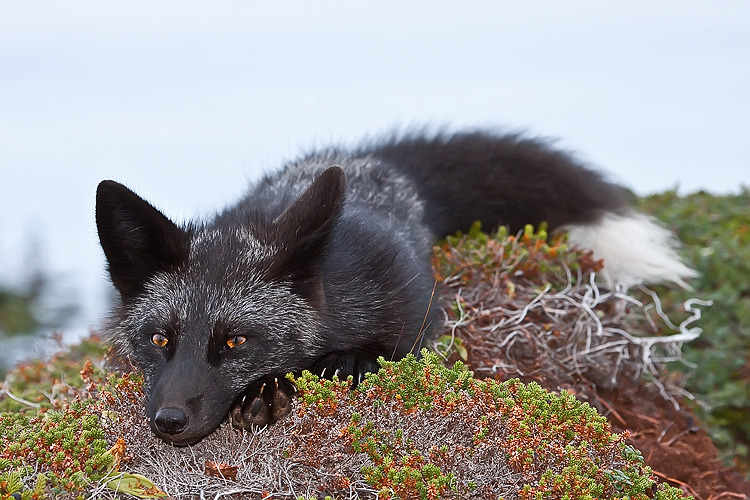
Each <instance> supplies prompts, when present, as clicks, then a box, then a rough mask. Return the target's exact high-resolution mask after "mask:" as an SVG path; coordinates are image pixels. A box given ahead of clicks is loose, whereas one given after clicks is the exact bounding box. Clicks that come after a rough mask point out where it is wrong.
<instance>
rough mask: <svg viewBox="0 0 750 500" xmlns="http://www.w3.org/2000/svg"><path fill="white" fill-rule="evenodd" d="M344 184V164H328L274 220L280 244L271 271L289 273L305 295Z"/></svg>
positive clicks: (276, 235) (343, 191)
mask: <svg viewBox="0 0 750 500" xmlns="http://www.w3.org/2000/svg"><path fill="white" fill-rule="evenodd" d="M345 188H346V176H345V175H344V171H343V170H342V169H341V167H338V166H333V167H329V168H327V169H326V170H324V171H323V173H321V174H320V175H318V177H316V178H315V180H314V181H313V183H312V184H311V185H310V187H309V188H307V190H306V191H305V192H304V193H302V195H300V197H299V198H297V199H296V200H295V201H294V202H293V203H292V204H291V205H290V206H289V207H288V208H287V209H286V210H284V212H282V213H281V215H279V216H278V217H277V218H276V219H275V220H274V221H273V231H274V233H275V238H276V240H277V242H278V244H279V247H280V248H279V253H278V254H277V256H276V258H275V264H274V269H272V272H273V273H274V274H277V275H280V274H283V275H287V276H290V277H291V278H292V280H293V281H295V282H296V283H298V284H300V285H301V286H302V289H300V292H301V293H302V294H303V295H310V294H309V293H306V292H305V290H304V289H305V288H307V285H306V283H308V284H310V285H312V281H314V280H315V270H316V267H317V266H316V264H317V262H318V257H320V255H321V253H322V251H323V249H324V248H325V245H326V242H327V240H328V236H329V235H330V233H331V230H332V229H333V226H334V223H335V222H336V219H337V217H338V214H339V212H340V210H341V205H342V202H343V201H344V193H345Z"/></svg>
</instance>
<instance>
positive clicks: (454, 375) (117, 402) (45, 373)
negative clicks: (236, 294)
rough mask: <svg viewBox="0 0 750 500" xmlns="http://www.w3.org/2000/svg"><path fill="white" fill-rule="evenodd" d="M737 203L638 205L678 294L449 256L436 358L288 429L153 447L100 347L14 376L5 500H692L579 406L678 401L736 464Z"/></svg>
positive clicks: (591, 265) (510, 260)
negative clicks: (664, 244)
mask: <svg viewBox="0 0 750 500" xmlns="http://www.w3.org/2000/svg"><path fill="white" fill-rule="evenodd" d="M748 196H750V195H749V194H748V192H747V191H743V193H741V194H740V195H739V196H733V197H717V196H711V195H706V194H702V193H701V194H696V195H691V196H689V197H684V198H681V197H678V196H677V195H676V194H674V193H665V194H662V195H658V196H654V197H650V198H647V199H644V200H641V203H642V204H643V206H644V207H645V209H646V210H647V211H649V212H651V213H655V214H657V215H658V216H660V217H662V218H663V220H665V222H667V223H668V224H669V225H670V226H671V227H672V228H673V229H675V230H676V231H677V232H678V233H679V235H680V238H681V239H682V240H683V241H684V242H685V245H686V249H685V251H686V255H687V256H688V260H689V261H690V262H691V264H692V265H694V266H695V267H696V268H697V269H698V270H699V271H700V272H701V273H702V277H701V278H700V279H699V280H697V281H696V282H694V283H693V286H694V290H690V291H683V290H674V289H671V288H670V289H667V288H663V289H662V288H656V289H653V290H651V289H646V288H639V289H632V290H628V291H625V290H619V289H614V290H609V289H606V288H603V287H600V286H599V285H597V284H596V282H595V281H594V280H593V275H595V274H596V273H597V271H598V270H599V266H600V263H598V262H595V261H593V260H592V259H591V256H590V255H588V254H586V253H582V252H579V251H577V250H572V249H569V248H567V245H566V242H565V240H564V238H558V237H552V238H548V237H547V235H546V234H545V231H544V229H543V228H541V229H540V230H537V231H534V230H533V229H532V228H527V230H526V231H525V232H524V233H523V234H521V235H508V234H507V233H506V232H504V231H503V230H500V231H498V232H497V233H495V234H493V235H489V236H488V235H486V234H484V233H482V232H481V231H479V228H474V230H472V231H471V232H470V233H469V234H468V235H463V236H456V237H452V238H448V239H447V240H446V241H445V242H443V243H441V244H440V245H438V246H436V248H435V257H434V268H435V273H436V277H437V281H438V282H439V285H440V288H439V289H440V290H441V292H440V294H439V295H436V297H435V299H434V301H433V307H440V308H441V310H442V314H443V316H444V319H445V326H444V328H443V330H441V331H440V332H438V333H437V335H436V336H435V338H434V342H433V343H432V350H431V351H430V352H427V351H425V352H423V353H422V354H423V356H422V358H421V359H416V358H414V357H408V358H406V359H404V360H402V361H399V362H392V361H389V360H382V366H381V370H380V372H379V373H377V374H371V375H370V376H368V378H367V380H366V381H365V382H364V383H363V384H361V385H360V386H359V387H358V388H357V389H356V390H355V391H350V390H349V389H348V383H347V381H338V380H334V381H325V380H322V381H321V380H319V379H318V378H317V377H315V376H312V375H310V374H308V373H304V374H302V375H301V376H299V377H298V378H296V379H295V380H294V381H295V383H296V385H297V388H298V391H299V393H298V397H297V398H296V399H295V402H294V407H293V411H292V413H291V414H290V416H289V417H288V418H286V419H284V420H282V421H280V422H278V423H277V424H276V425H274V426H272V427H270V428H266V429H255V430H253V431H240V430H237V429H233V428H232V427H231V425H229V424H228V423H226V424H224V425H222V426H221V427H220V428H219V429H218V430H217V431H216V432H215V433H214V434H212V435H211V436H209V437H208V438H206V439H204V440H203V441H201V442H200V443H198V444H197V445H195V446H193V447H190V448H175V447H172V446H170V445H168V444H165V443H164V442H162V441H161V440H159V439H157V438H156V437H154V436H153V435H152V434H151V432H150V430H149V428H148V425H147V424H146V422H145V421H144V417H143V393H142V389H141V379H140V376H139V375H138V374H137V373H133V372H131V371H130V369H129V366H128V364H127V362H126V360H122V359H119V358H118V357H117V356H116V355H113V354H112V353H108V351H107V346H106V343H104V342H102V341H101V340H100V339H98V338H96V337H92V338H90V339H86V340H84V341H83V342H82V343H81V344H80V345H78V346H74V347H72V348H69V349H66V351H65V352H61V353H60V354H58V355H56V356H54V357H53V358H52V359H49V360H45V361H29V362H27V363H24V364H22V365H20V366H18V367H16V368H15V369H14V370H13V371H11V372H10V373H9V374H8V376H7V378H6V381H5V382H4V384H3V387H2V399H1V400H0V409H2V410H3V413H2V414H1V415H0V439H1V440H2V449H3V450H4V451H3V452H2V454H1V455H0V498H24V499H28V498H125V497H127V496H128V495H135V496H137V497H140V498H170V497H172V498H305V499H310V498H324V497H326V496H330V497H333V498H376V497H377V498H426V499H432V498H494V499H496V498H505V499H515V498H518V499H536V498H560V499H562V498H567V499H588V498H592V499H593V498H622V499H625V498H630V499H642V500H645V499H646V498H661V499H670V498H675V499H676V498H688V497H687V495H686V494H684V493H683V492H682V490H680V489H677V488H675V487H673V486H670V485H669V484H668V483H667V482H665V481H664V478H663V477H661V476H659V475H658V474H656V473H654V471H652V470H651V468H650V467H648V466H647V465H645V463H644V457H643V456H642V454H641V452H640V451H639V450H638V449H637V448H636V447H634V445H633V441H632V440H631V439H630V436H629V435H628V433H627V432H620V433H618V432H614V431H613V429H612V427H611V425H610V424H609V423H608V422H607V419H606V418H604V417H603V416H602V415H600V413H610V412H608V411H607V408H603V407H601V405H600V404H598V403H600V400H597V399H595V398H591V397H589V396H587V393H586V391H585V390H583V389H581V388H582V387H584V386H597V387H600V388H601V390H611V389H614V388H616V387H618V386H619V385H622V384H625V383H638V384H646V385H648V386H649V387H651V388H652V389H653V394H654V397H655V398H662V399H664V400H665V401H671V402H673V403H674V404H678V403H681V402H682V403H684V402H686V401H687V404H691V405H693V406H694V409H695V410H696V411H697V412H698V413H699V414H700V415H701V416H702V418H703V419H704V422H705V423H706V425H707V427H708V429H709V430H710V431H711V433H712V436H713V437H714V438H715V440H716V442H717V443H719V445H721V446H722V450H723V453H724V454H725V455H726V457H727V458H728V459H730V460H732V461H733V464H734V465H735V467H737V468H741V467H742V464H743V463H745V464H746V463H747V442H748V429H747V428H746V427H745V426H746V425H747V422H746V419H742V418H741V415H742V414H743V413H744V414H745V415H746V414H747V412H748V404H750V403H749V401H750V394H748V386H749V384H748V379H749V378H750V377H748V375H747V366H748V363H749V362H748V359H749V358H748V350H749V349H750V347H749V346H750V332H749V331H748V330H747V328H748V325H750V321H748V319H750V302H748V300H750V299H748V296H747V290H744V288H743V287H745V288H746V287H747V283H750V269H749V267H748V266H750V254H749V253H748V252H750V250H748V249H750V246H748V244H747V243H748V239H750V234H749V233H750V208H749V207H750V204H749V203H748V201H750V200H748ZM743 290H744V291H743ZM696 297H697V298H699V299H708V300H713V301H714V305H713V306H711V307H708V306H706V305H705V302H702V301H700V300H699V301H696V300H693V299H694V298H696ZM685 304H687V309H685ZM701 315H702V317H701V318H700V320H699V321H696V320H697V319H698V317H699V316H701ZM743 325H744V327H743ZM698 326H700V328H701V329H703V333H702V334H701V335H700V336H699V337H698V338H697V340H693V341H692V342H686V341H687V340H688V339H691V338H693V337H696V336H697V335H698V334H699V333H700V329H699V328H698ZM519 378H520V379H523V380H526V382H521V381H519ZM553 379H554V381H555V383H554V384H551V386H550V387H547V389H544V388H542V387H541V386H540V385H539V384H537V383H536V382H528V380H540V381H542V382H544V380H553ZM545 385H550V384H545ZM686 395H687V396H689V397H688V398H686ZM586 401H588V402H586ZM589 403H591V404H589ZM597 410H599V412H597ZM677 484H678V483H677ZM686 490H687V491H690V489H689V485H688V488H686Z"/></svg>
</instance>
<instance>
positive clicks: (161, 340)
mask: <svg viewBox="0 0 750 500" xmlns="http://www.w3.org/2000/svg"><path fill="white" fill-rule="evenodd" d="M151 343H152V344H154V345H155V346H157V347H166V346H167V344H168V343H169V339H168V338H167V336H166V335H162V334H161V333H155V334H153V335H152V336H151Z"/></svg>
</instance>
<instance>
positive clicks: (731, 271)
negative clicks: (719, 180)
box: [640, 188, 750, 477]
mask: <svg viewBox="0 0 750 500" xmlns="http://www.w3.org/2000/svg"><path fill="white" fill-rule="evenodd" d="M640 206H641V207H642V208H643V209H644V210H645V211H646V212H648V213H652V214H654V215H655V216H657V217H658V218H659V219H661V220H662V221H663V222H664V223H665V224H668V225H669V227H670V229H672V230H674V231H675V232H676V233H677V234H678V236H679V238H680V240H681V241H683V242H684V249H683V253H684V255H685V256H686V257H687V260H688V261H689V262H690V264H691V265H692V266H693V267H694V268H695V269H696V270H697V271H699V272H700V277H699V278H697V279H695V280H693V281H692V282H691V284H692V286H693V288H694V291H692V292H691V291H685V290H679V289H657V291H658V293H659V295H660V296H661V298H662V300H663V301H664V303H665V307H666V308H668V309H672V310H675V309H676V307H675V305H676V304H680V303H682V302H683V301H684V300H686V298H687V297H688V296H689V295H691V294H692V295H700V296H701V297H702V298H705V299H708V300H711V301H713V306H712V307H710V308H707V309H706V310H705V311H704V314H703V318H702V319H701V327H702V329H703V334H702V335H701V337H700V339H698V340H697V341H695V342H691V343H690V344H688V345H686V346H685V350H684V352H685V360H686V361H688V362H689V363H690V365H691V366H692V367H695V368H692V369H688V370H683V371H684V372H686V373H690V376H689V377H688V378H687V381H686V383H685V387H686V389H687V390H688V391H689V392H690V393H691V394H693V395H694V396H695V400H694V402H693V403H692V405H693V408H694V409H695V410H696V412H697V414H698V415H699V417H700V418H701V419H702V420H703V421H704V422H705V425H706V428H707V429H709V431H710V433H711V436H712V437H713V439H714V441H715V442H716V443H717V445H718V446H719V448H720V450H721V453H722V456H723V458H724V460H725V461H726V463H728V464H731V465H733V466H735V467H737V468H739V469H740V470H743V471H744V472H745V474H746V475H747V476H748V477H750V418H748V415H750V190H748V188H743V189H742V190H741V191H740V192H739V193H738V194H733V195H713V194H709V193H705V192H699V193H693V194H690V195H687V196H679V195H678V194H677V192H676V191H667V192H665V193H660V194H655V195H652V196H648V197H646V198H643V199H642V200H640Z"/></svg>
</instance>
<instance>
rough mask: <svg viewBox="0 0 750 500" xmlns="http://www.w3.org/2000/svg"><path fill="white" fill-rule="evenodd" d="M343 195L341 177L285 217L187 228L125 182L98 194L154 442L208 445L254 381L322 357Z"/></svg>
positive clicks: (234, 218)
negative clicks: (326, 276)
mask: <svg viewBox="0 0 750 500" xmlns="http://www.w3.org/2000/svg"><path fill="white" fill-rule="evenodd" d="M344 186H345V179H344V173H343V171H342V170H341V169H340V168H338V167H331V168H328V169H327V170H325V171H324V172H323V173H322V174H320V175H319V176H318V177H317V178H316V179H315V180H314V181H313V182H312V184H311V185H310V187H309V188H307V190H306V191H304V192H303V193H302V194H301V196H299V198H297V199H296V200H294V201H293V202H292V203H291V204H290V205H289V206H288V207H286V208H285V209H284V210H283V212H281V214H280V215H278V216H276V217H271V216H266V215H264V213H263V211H261V210H245V211H241V210H238V211H235V212H232V213H230V214H229V215H228V214H224V215H222V216H221V217H220V218H219V219H217V221H215V222H214V223H211V224H203V225H197V224H192V225H187V226H185V227H180V226H178V225H176V224H175V223H173V222H172V221H170V220H169V219H168V218H167V217H166V216H164V215H163V214H162V213H161V212H159V211H158V210H157V209H156V208H154V207H153V206H152V205H150V204H149V203H148V202H146V201H144V200H143V199H142V198H140V197H139V196H137V195H136V194H135V193H133V192H132V191H130V190H129V189H127V188H126V187H124V186H122V185H121V184H118V183H116V182H114V181H103V182H101V184H99V187H98V190H97V196H96V223H97V228H98V231H99V239H100V242H101V246H102V249H103V250H104V254H105V256H106V259H107V263H108V270H109V275H110V278H111V280H112V283H113V284H114V286H115V287H116V288H117V290H118V291H119V294H120V298H121V301H120V304H119V306H117V307H116V308H115V310H114V313H113V317H112V320H113V321H112V327H111V328H112V332H113V336H114V339H115V341H116V343H117V344H118V345H119V346H120V347H121V348H122V349H123V351H124V352H125V353H126V354H128V355H129V356H130V358H131V359H132V360H133V361H134V363H135V364H136V365H137V366H139V367H140V368H141V369H142V370H143V371H144V374H145V377H146V391H147V397H148V403H147V408H146V414H147V416H148V418H149V419H150V422H151V427H152V429H153V431H154V433H156V434H157V435H158V436H160V437H162V438H163V439H165V440H167V441H169V442H172V443H174V444H177V445H187V444H191V443H194V442H197V441H199V440H200V439H201V438H203V437H204V436H206V435H207V434H209V433H210V432H212V431H213V430H214V429H215V428H216V427H217V426H218V425H219V424H220V423H221V422H222V421H223V420H224V418H225V417H226V416H227V415H228V413H229V411H230V409H231V408H232V406H233V405H234V404H236V403H237V401H238V399H239V398H241V397H242V395H243V393H244V392H245V391H246V390H247V389H248V387H249V386H250V385H251V384H253V382H255V381H256V380H258V379H259V378H261V377H263V376H265V375H270V374H280V373H286V372H289V371H296V370H300V369H302V368H305V367H307V366H309V363H310V362H311V360H312V359H314V358H315V357H316V356H317V355H319V354H320V339H321V334H320V331H321V312H320V311H321V310H322V309H323V303H324V297H323V283H322V279H321V277H320V274H319V273H318V272H317V268H318V263H319V261H320V259H321V256H322V253H323V251H324V249H325V245H326V240H327V239H328V237H329V235H330V233H331V231H332V228H333V226H334V224H335V221H336V219H337V217H338V214H339V212H340V208H341V205H342V202H343V198H344Z"/></svg>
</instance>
